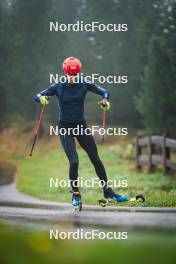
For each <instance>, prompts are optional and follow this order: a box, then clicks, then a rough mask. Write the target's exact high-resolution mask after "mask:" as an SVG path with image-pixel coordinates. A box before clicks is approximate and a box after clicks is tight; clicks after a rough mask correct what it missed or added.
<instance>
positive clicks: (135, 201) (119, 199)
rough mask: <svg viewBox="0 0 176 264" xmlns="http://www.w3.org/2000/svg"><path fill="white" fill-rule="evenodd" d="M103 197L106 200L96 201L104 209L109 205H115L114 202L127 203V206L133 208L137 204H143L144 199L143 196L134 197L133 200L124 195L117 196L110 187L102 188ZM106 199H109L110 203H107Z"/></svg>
mask: <svg viewBox="0 0 176 264" xmlns="http://www.w3.org/2000/svg"><path fill="white" fill-rule="evenodd" d="M104 197H105V198H106V199H100V200H98V203H99V205H100V206H102V207H105V206H107V205H108V204H109V203H110V204H112V203H115V202H120V203H121V202H128V204H129V205H130V206H135V205H137V204H138V203H144V202H145V197H144V195H143V194H138V195H137V196H136V197H134V198H129V197H128V196H126V195H122V194H118V193H116V192H114V191H113V190H112V189H111V188H110V187H105V188H104ZM108 199H111V200H110V201H108Z"/></svg>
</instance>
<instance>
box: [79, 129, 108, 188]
mask: <svg viewBox="0 0 176 264" xmlns="http://www.w3.org/2000/svg"><path fill="white" fill-rule="evenodd" d="M77 140H78V142H79V144H80V146H81V147H82V148H83V149H84V150H85V151H86V152H87V154H88V156H89V158H90V160H91V162H92V163H93V165H94V167H95V171H96V174H97V176H98V177H99V179H100V180H101V182H102V183H103V185H104V184H106V183H107V176H106V171H105V168H104V165H103V163H102V161H101V160H100V158H99V155H98V151H97V146H96V144H95V141H94V138H93V136H92V135H85V134H84V135H80V136H78V137H77Z"/></svg>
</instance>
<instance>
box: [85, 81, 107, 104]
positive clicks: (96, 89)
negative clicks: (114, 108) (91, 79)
mask: <svg viewBox="0 0 176 264" xmlns="http://www.w3.org/2000/svg"><path fill="white" fill-rule="evenodd" d="M86 87H87V90H88V91H90V92H92V93H95V94H99V95H101V96H102V98H103V99H106V100H109V97H110V94H109V92H108V91H107V90H106V89H105V88H102V87H100V86H98V85H96V84H94V83H88V82H86Z"/></svg>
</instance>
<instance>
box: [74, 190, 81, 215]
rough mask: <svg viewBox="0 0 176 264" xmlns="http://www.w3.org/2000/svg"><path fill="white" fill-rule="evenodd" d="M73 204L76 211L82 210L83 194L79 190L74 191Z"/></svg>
mask: <svg viewBox="0 0 176 264" xmlns="http://www.w3.org/2000/svg"><path fill="white" fill-rule="evenodd" d="M72 205H73V208H74V212H80V211H81V210H82V202H81V195H80V193H79V192H72Z"/></svg>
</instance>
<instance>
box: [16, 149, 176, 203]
mask: <svg viewBox="0 0 176 264" xmlns="http://www.w3.org/2000/svg"><path fill="white" fill-rule="evenodd" d="M124 148H125V147H124V146H123V148H122V147H118V146H112V145H99V146H98V149H99V154H100V157H101V159H102V161H103V163H104V165H105V167H106V170H107V175H108V177H109V178H110V179H114V180H127V181H128V187H127V188H116V191H118V192H120V193H124V194H127V195H128V196H130V197H133V196H135V195H136V194H138V193H143V194H144V195H145V197H146V202H145V203H144V204H142V205H143V206H161V207H162V206H168V207H169V206H176V199H175V197H176V181H175V180H174V179H173V178H171V177H170V176H168V175H164V174H163V173H162V172H160V171H158V172H155V173H153V174H145V173H137V172H136V171H135V169H134V167H135V163H134V161H133V160H131V161H130V160H127V159H125V158H124V156H123V155H122V153H125V149H124ZM78 154H79V160H80V166H79V176H81V177H83V178H84V179H91V178H92V177H96V174H95V171H94V168H93V166H92V164H91V163H90V161H89V159H88V157H87V155H86V153H85V152H84V151H83V150H82V149H80V148H78ZM13 160H15V161H16V162H17V164H18V165H19V172H18V187H19V189H20V191H22V192H24V193H26V194H30V195H33V196H36V197H40V198H43V199H48V200H55V201H70V193H69V188H61V187H59V188H56V187H53V188H50V187H49V180H50V177H53V178H57V177H58V178H59V179H68V161H67V158H66V156H65V154H64V152H63V150H62V149H59V150H53V151H45V152H42V153H40V154H38V155H34V156H33V157H32V158H28V157H26V158H13ZM81 194H82V197H83V203H87V204H96V202H97V200H98V199H100V198H102V191H101V189H100V188H99V187H96V188H87V189H85V188H82V189H81Z"/></svg>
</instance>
